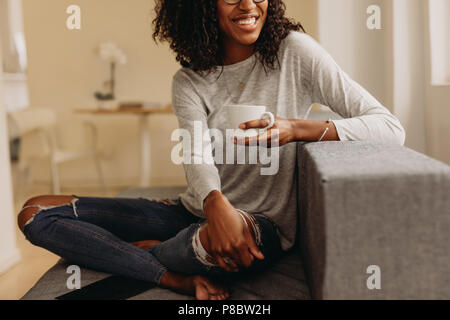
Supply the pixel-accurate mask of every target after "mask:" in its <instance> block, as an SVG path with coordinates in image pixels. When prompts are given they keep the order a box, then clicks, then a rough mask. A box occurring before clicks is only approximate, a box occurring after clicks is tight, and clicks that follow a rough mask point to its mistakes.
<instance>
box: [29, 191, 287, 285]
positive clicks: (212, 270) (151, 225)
mask: <svg viewBox="0 0 450 320" xmlns="http://www.w3.org/2000/svg"><path fill="white" fill-rule="evenodd" d="M74 197H75V199H74V200H73V201H72V202H70V203H67V204H65V205H60V206H54V207H41V206H30V207H37V208H39V210H38V212H37V213H36V214H34V215H33V217H32V218H31V219H30V220H29V221H28V222H27V223H26V224H25V227H24V230H23V232H24V234H25V236H26V238H27V239H28V240H29V241H30V242H31V243H33V244H34V245H37V246H40V247H42V248H45V249H47V250H49V251H51V252H53V253H55V254H57V255H59V256H61V257H62V258H64V259H66V260H68V261H70V263H73V264H77V265H79V266H83V267H85V268H90V269H94V270H98V271H102V272H107V273H111V274H115V275H121V276H126V277H131V278H135V279H139V280H143V281H148V282H152V283H156V284H159V283H160V280H161V278H162V276H163V275H164V274H165V273H166V272H167V271H168V270H170V271H174V272H178V273H183V274H186V275H207V276H211V277H221V276H232V275H231V274H230V273H228V272H227V271H225V270H224V269H222V268H220V267H219V266H218V265H216V264H215V263H214V260H213V259H212V258H211V257H210V256H209V254H208V253H207V252H206V251H205V250H204V248H203V246H202V245H201V243H200V241H199V236H198V235H199V230H200V228H201V227H202V225H203V224H204V223H205V222H206V220H205V219H201V218H199V217H197V216H194V215H193V214H191V213H190V212H189V211H188V210H187V209H186V208H185V207H184V206H183V204H182V203H181V201H180V200H179V199H176V200H147V199H143V198H139V199H126V198H92V197H77V196H74ZM24 209H26V208H24ZM240 213H241V215H242V214H246V215H247V217H249V218H250V221H251V223H250V224H251V225H250V226H249V227H251V228H252V229H253V233H254V234H255V241H256V243H257V245H258V247H259V248H260V250H261V252H262V253H263V254H264V256H265V259H264V260H257V259H255V260H254V262H253V264H252V265H251V266H250V267H249V268H242V272H246V271H250V272H253V271H255V270H259V269H263V268H266V267H267V266H268V265H270V264H271V262H273V261H274V260H275V259H276V258H278V257H279V256H280V255H281V253H282V250H281V247H280V241H279V237H278V234H277V228H276V226H275V225H274V224H273V223H272V222H271V221H270V220H269V219H268V218H266V217H265V216H263V215H261V214H252V213H246V212H243V211H240ZM244 221H245V219H244ZM144 240H160V241H162V242H161V243H160V244H157V245H155V246H153V247H151V248H150V249H149V250H148V251H144V250H142V249H140V248H138V247H136V246H134V245H132V244H131V243H132V242H137V241H144ZM240 273H241V271H240Z"/></svg>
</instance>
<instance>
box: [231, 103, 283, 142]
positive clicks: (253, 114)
mask: <svg viewBox="0 0 450 320" xmlns="http://www.w3.org/2000/svg"><path fill="white" fill-rule="evenodd" d="M225 109H226V111H227V114H228V126H229V129H239V125H241V124H242V123H244V122H247V121H252V120H258V119H268V120H270V123H269V125H267V126H266V127H264V128H260V129H259V130H267V129H270V128H272V127H273V125H274V124H275V116H274V115H273V113H272V112H269V111H266V107H265V106H252V105H227V106H225ZM248 131H250V130H248ZM248 131H246V132H245V135H246V136H251V135H257V134H258V132H257V131H256V130H253V131H252V132H248Z"/></svg>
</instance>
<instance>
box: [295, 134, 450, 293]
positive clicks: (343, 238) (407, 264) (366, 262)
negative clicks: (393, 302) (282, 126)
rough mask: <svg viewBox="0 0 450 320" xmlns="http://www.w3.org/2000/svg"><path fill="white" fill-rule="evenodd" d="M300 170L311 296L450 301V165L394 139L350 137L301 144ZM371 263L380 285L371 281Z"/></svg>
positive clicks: (302, 225) (302, 243)
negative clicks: (373, 286)
mask: <svg viewBox="0 0 450 320" xmlns="http://www.w3.org/2000/svg"><path fill="white" fill-rule="evenodd" d="M298 168H299V185H298V187H299V219H300V221H299V242H300V243H299V245H300V248H301V251H302V255H303V259H304V262H305V269H306V273H307V276H308V278H309V282H310V287H311V291H312V296H313V298H315V299H450V272H449V270H450V167H449V166H447V165H445V164H443V163H441V162H439V161H437V160H434V159H432V158H429V157H427V156H425V155H423V154H420V153H418V152H415V151H413V150H411V149H408V148H405V147H401V146H398V145H394V144H385V143H376V142H357V141H347V142H321V143H299V144H298ZM372 265H375V266H378V267H379V268H380V276H381V277H380V280H381V282H380V284H381V289H372V290H370V289H369V288H368V286H367V282H368V278H369V277H370V276H371V275H372V273H367V268H368V267H369V266H372ZM370 282H371V281H370Z"/></svg>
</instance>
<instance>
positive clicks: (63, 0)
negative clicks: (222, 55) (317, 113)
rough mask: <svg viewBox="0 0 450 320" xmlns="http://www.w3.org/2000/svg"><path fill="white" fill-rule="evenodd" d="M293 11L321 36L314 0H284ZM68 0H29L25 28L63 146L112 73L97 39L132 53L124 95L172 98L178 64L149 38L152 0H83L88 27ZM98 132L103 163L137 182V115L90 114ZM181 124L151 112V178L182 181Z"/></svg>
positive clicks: (35, 98) (77, 170) (38, 94)
mask: <svg viewBox="0 0 450 320" xmlns="http://www.w3.org/2000/svg"><path fill="white" fill-rule="evenodd" d="M285 2H286V5H287V13H288V15H289V16H290V17H292V18H294V19H296V20H299V21H300V22H301V23H302V24H303V25H304V26H305V28H306V29H307V31H308V33H310V34H311V35H313V36H316V33H317V22H316V20H317V19H316V16H317V10H316V0H303V1H299V0H286V1H285ZM73 3H74V2H73V1H68V0H39V1H35V0H23V10H24V23H25V34H26V41H27V46H28V55H29V70H28V80H29V87H30V88H29V89H30V100H31V105H32V106H39V107H49V108H52V109H54V110H56V111H57V113H58V117H59V119H60V121H61V124H62V125H61V127H60V140H61V143H62V144H64V145H80V144H82V143H83V139H82V138H81V136H80V135H79V133H80V129H79V128H78V125H77V123H78V122H79V119H85V118H86V117H81V116H74V115H73V113H72V110H73V109H74V108H80V107H89V106H94V105H95V100H94V98H93V92H94V91H96V90H98V89H100V88H101V84H102V82H103V81H104V80H106V79H107V77H108V69H107V66H106V65H105V63H103V62H102V61H100V60H99V59H98V58H97V57H96V56H95V54H94V47H95V46H96V44H97V43H98V42H99V41H104V40H112V41H115V42H116V43H117V44H118V45H119V46H120V47H121V48H122V49H123V50H124V51H125V52H126V53H127V55H128V60H129V63H128V64H127V65H125V66H119V67H118V70H117V81H118V82H117V95H118V98H119V99H143V100H146V101H155V102H159V103H163V104H165V103H170V99H171V98H170V89H171V78H172V76H173V74H174V73H175V72H176V71H177V70H178V68H179V65H178V64H177V63H176V61H175V59H174V56H173V54H172V53H171V52H170V50H169V48H168V46H167V45H159V46H157V45H156V44H155V43H154V42H153V40H152V39H151V24H150V21H151V16H152V13H153V1H148V0H133V1H132V2H130V1H125V0H120V1H119V0H116V1H111V0H95V1H92V0H78V1H76V3H77V4H78V5H79V6H80V7H81V13H82V29H81V30H80V31H69V30H68V29H67V28H66V26H65V21H66V19H67V17H68V15H67V14H66V8H67V7H68V6H69V5H71V4H73ZM87 118H90V120H92V121H94V122H95V123H96V124H97V125H98V128H99V131H100V143H101V147H102V149H104V150H105V151H106V152H107V153H109V154H110V156H109V157H108V158H105V159H104V160H103V162H102V164H103V166H104V169H105V171H106V172H105V173H106V177H107V180H108V182H109V183H114V184H133V183H136V182H137V181H138V176H139V171H138V167H139V144H138V131H137V119H136V118H134V117H132V116H126V117H125V116H124V117H114V116H108V117H99V116H97V117H87ZM177 125H178V122H177V120H176V118H175V117H174V116H155V117H154V118H152V119H150V128H151V129H150V130H151V135H152V152H153V153H152V181H153V182H154V183H157V184H183V183H184V182H185V180H184V172H183V169H182V167H179V166H174V165H173V164H172V163H171V160H170V150H171V147H172V146H173V145H174V143H171V142H170V134H171V132H172V130H173V129H175V128H176V127H177ZM34 173H35V176H36V178H37V179H38V180H44V179H46V178H48V169H47V167H46V166H45V165H44V164H41V165H40V166H38V167H37V168H35V170H34ZM62 179H63V183H64V182H65V183H66V184H67V183H69V184H78V183H80V182H81V181H83V182H86V181H88V182H94V183H95V181H96V179H95V171H94V170H93V165H92V164H91V162H89V161H88V160H86V161H85V160H83V161H78V162H74V163H72V164H67V165H64V167H63V170H62Z"/></svg>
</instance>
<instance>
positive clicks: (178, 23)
mask: <svg viewBox="0 0 450 320" xmlns="http://www.w3.org/2000/svg"><path fill="white" fill-rule="evenodd" d="M268 1H269V5H268V10H267V20H266V23H265V25H264V27H263V29H262V31H261V34H260V36H259V38H258V40H257V41H256V43H255V52H256V53H258V58H259V60H260V62H261V63H262V64H263V66H264V68H266V67H268V68H272V69H274V68H275V62H278V50H279V48H280V44H281V41H282V40H283V39H284V38H286V37H287V36H288V34H289V32H290V31H292V30H294V31H300V30H301V31H303V32H305V29H304V28H303V27H302V25H301V24H300V23H296V22H293V21H292V20H290V19H288V18H286V17H285V11H286V6H285V4H284V2H283V0H268ZM155 11H156V18H155V19H154V20H153V26H154V32H153V39H154V40H155V41H158V40H159V41H161V42H163V41H167V42H168V43H169V44H170V48H171V49H172V50H173V51H174V52H175V53H176V55H177V56H176V59H177V61H179V62H180V63H181V65H182V66H183V67H187V68H190V69H192V70H194V71H196V72H202V71H211V70H215V68H217V67H218V66H222V65H223V60H224V59H223V50H222V48H221V32H220V27H219V22H218V18H217V0H156V7H155Z"/></svg>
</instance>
